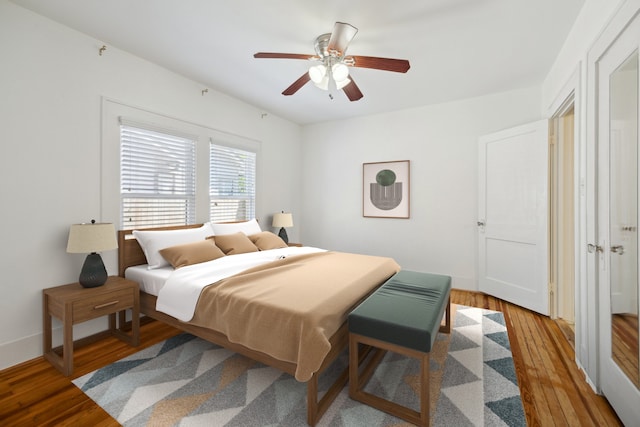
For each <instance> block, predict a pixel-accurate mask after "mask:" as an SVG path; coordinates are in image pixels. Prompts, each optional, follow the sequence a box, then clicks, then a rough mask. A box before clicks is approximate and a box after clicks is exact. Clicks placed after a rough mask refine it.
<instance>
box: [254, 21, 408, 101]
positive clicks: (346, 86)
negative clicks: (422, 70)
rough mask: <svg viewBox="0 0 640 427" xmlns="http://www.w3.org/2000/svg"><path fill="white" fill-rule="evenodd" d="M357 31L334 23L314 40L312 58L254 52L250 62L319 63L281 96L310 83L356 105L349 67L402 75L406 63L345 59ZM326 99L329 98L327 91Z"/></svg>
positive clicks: (357, 90)
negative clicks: (335, 91)
mask: <svg viewBox="0 0 640 427" xmlns="http://www.w3.org/2000/svg"><path fill="white" fill-rule="evenodd" d="M357 32H358V29H357V28H356V27H354V26H353V25H350V24H347V23H344V22H336V24H335V25H334V27H333V32H331V33H326V34H322V35H320V36H318V37H317V38H316V42H315V51H316V54H315V55H307V54H298V53H273V52H258V53H256V54H254V55H253V57H254V58H270V59H306V60H309V61H314V62H319V64H317V65H313V66H311V68H310V69H309V72H307V73H304V74H303V75H302V76H300V78H299V79H298V80H296V81H295V82H293V84H291V86H289V87H288V88H286V89H285V90H284V91H283V92H282V94H283V95H293V94H294V93H296V92H297V91H298V90H299V89H300V88H301V87H302V86H304V85H305V84H307V83H308V82H309V81H312V82H313V83H314V84H315V85H316V86H317V87H319V88H321V89H323V90H329V89H332V88H334V87H335V88H336V89H338V90H340V89H342V90H343V91H344V93H345V95H347V98H349V100H350V101H357V100H359V99H360V98H362V97H363V95H362V92H361V91H360V88H359V87H358V85H356V82H355V81H354V80H353V76H350V75H349V67H360V68H373V69H376V70H383V71H393V72H396V73H406V72H407V71H408V70H409V67H410V65H409V61H407V60H405V59H393V58H378V57H375V56H359V55H348V56H347V55H346V51H347V47H348V46H349V43H351V40H353V38H354V37H355V35H356V33H357ZM329 97H330V98H331V99H333V95H332V94H331V91H330V90H329Z"/></svg>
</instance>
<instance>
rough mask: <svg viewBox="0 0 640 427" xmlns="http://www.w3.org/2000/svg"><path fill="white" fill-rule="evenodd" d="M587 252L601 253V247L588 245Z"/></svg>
mask: <svg viewBox="0 0 640 427" xmlns="http://www.w3.org/2000/svg"><path fill="white" fill-rule="evenodd" d="M587 250H588V251H589V253H590V254H592V253H594V252H602V251H603V249H602V246H600V245H594V244H593V243H589V244H588V245H587Z"/></svg>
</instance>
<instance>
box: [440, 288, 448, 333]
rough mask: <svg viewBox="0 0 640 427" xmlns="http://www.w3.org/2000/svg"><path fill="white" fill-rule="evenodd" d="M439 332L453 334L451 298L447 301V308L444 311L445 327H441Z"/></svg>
mask: <svg viewBox="0 0 640 427" xmlns="http://www.w3.org/2000/svg"><path fill="white" fill-rule="evenodd" d="M439 331H440V332H442V333H445V334H450V333H451V296H449V299H448V300H447V307H446V308H445V311H444V325H440V329H439Z"/></svg>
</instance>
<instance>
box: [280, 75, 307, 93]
mask: <svg viewBox="0 0 640 427" xmlns="http://www.w3.org/2000/svg"><path fill="white" fill-rule="evenodd" d="M309 80H311V77H309V73H304V74H303V75H302V76H300V78H299V79H298V80H296V81H295V82H293V83H292V84H291V86H289V87H288V88H286V89H285V90H284V91H283V92H282V94H283V95H287V96H288V95H293V94H294V93H296V92H297V91H298V90H299V89H300V88H301V87H302V86H304V85H306V84H307V82H308V81H309Z"/></svg>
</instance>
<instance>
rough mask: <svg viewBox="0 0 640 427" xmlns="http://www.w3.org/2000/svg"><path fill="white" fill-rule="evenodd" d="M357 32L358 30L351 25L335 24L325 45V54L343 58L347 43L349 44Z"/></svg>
mask: <svg viewBox="0 0 640 427" xmlns="http://www.w3.org/2000/svg"><path fill="white" fill-rule="evenodd" d="M357 32H358V29H357V28H356V27H354V26H353V25H351V24H347V23H345V22H336V24H335V25H334V26H333V31H332V32H331V38H330V39H329V44H328V45H327V52H329V54H332V55H335V56H338V57H341V56H344V53H345V52H346V51H347V47H348V46H349V43H351V40H353V38H354V37H355V36H356V33H357Z"/></svg>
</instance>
